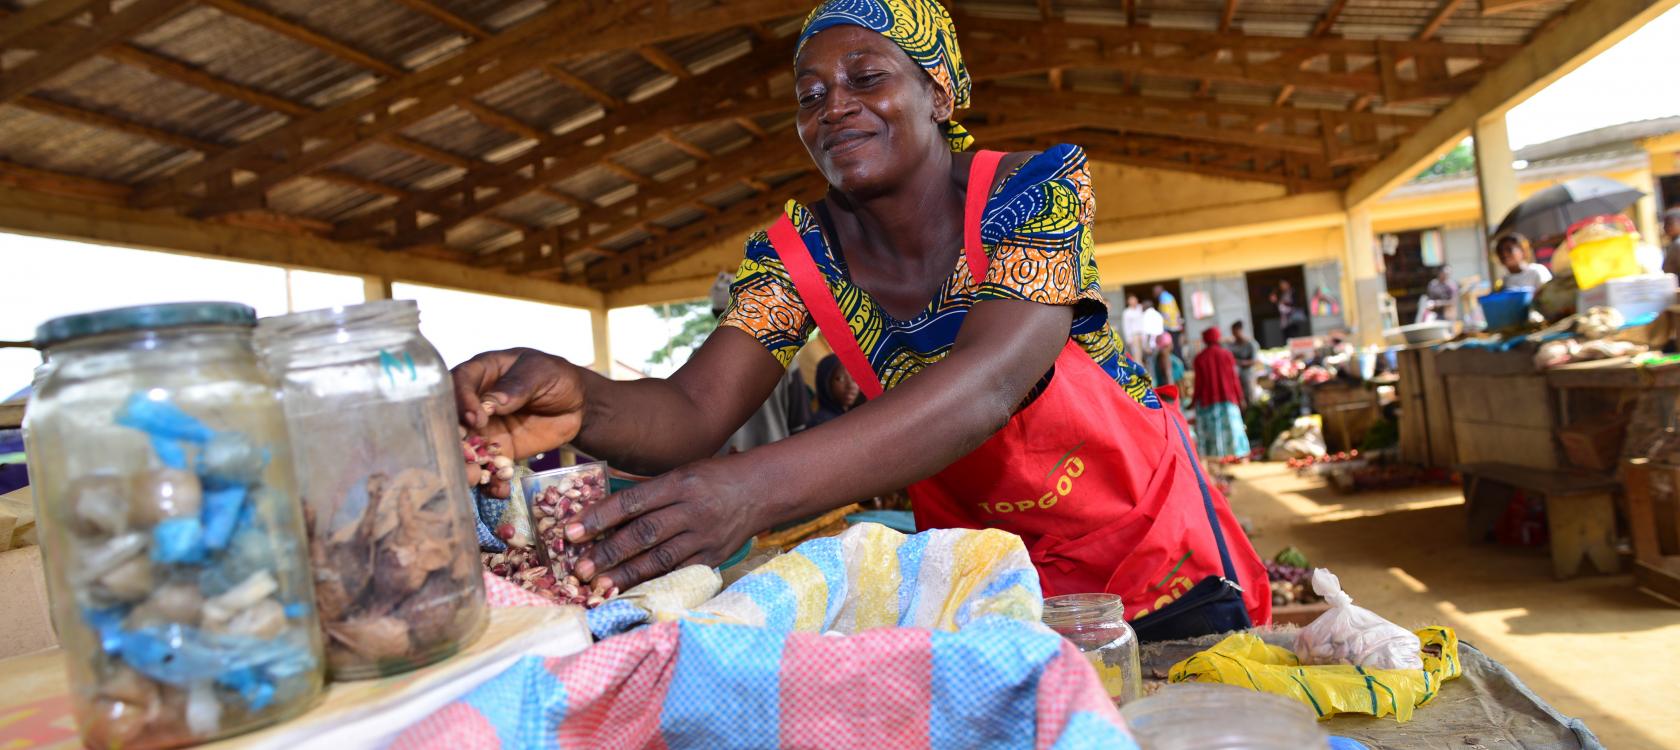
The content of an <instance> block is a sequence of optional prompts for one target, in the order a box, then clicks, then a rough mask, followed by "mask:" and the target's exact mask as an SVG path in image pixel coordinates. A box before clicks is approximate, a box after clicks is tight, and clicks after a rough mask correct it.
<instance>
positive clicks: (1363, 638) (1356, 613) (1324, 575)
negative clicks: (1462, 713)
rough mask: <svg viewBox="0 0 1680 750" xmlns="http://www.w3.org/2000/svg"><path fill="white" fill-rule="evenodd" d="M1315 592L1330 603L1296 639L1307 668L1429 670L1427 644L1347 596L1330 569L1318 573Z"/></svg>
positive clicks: (1314, 573)
mask: <svg viewBox="0 0 1680 750" xmlns="http://www.w3.org/2000/svg"><path fill="white" fill-rule="evenodd" d="M1312 587H1313V591H1316V592H1318V595H1319V596H1322V597H1324V600H1325V601H1327V602H1329V603H1330V611H1328V612H1325V613H1324V614H1322V615H1319V617H1318V619H1316V620H1313V621H1312V624H1311V625H1308V626H1306V627H1304V628H1301V632H1300V633H1299V634H1298V635H1296V636H1295V655H1296V656H1298V657H1300V659H1301V663H1302V664H1309V665H1310V664H1351V665H1353V666H1356V667H1369V668H1372V669H1423V655H1422V653H1421V652H1422V650H1423V642H1422V641H1419V640H1418V637H1417V636H1416V635H1415V634H1413V633H1412V632H1411V631H1409V630H1407V629H1405V628H1402V627H1400V626H1399V625H1395V624H1394V623H1392V622H1389V621H1388V620H1385V619H1383V618H1382V617H1380V616H1378V615H1377V613H1375V612H1372V611H1371V610H1368V609H1366V608H1364V607H1355V606H1353V597H1351V596H1348V595H1347V593H1345V592H1343V591H1342V582H1341V581H1340V580H1338V579H1337V578H1336V574H1335V573H1331V572H1330V571H1328V570H1325V569H1324V568H1314V569H1313V574H1312Z"/></svg>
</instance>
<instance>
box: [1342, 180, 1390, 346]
mask: <svg viewBox="0 0 1680 750" xmlns="http://www.w3.org/2000/svg"><path fill="white" fill-rule="evenodd" d="M1343 238H1344V242H1345V243H1346V250H1345V252H1344V253H1343V255H1342V268H1343V269H1344V270H1345V275H1344V276H1343V278H1345V279H1347V281H1345V282H1343V288H1344V289H1346V290H1348V291H1347V293H1346V299H1345V300H1343V302H1342V313H1343V316H1344V317H1345V318H1346V319H1347V321H1348V323H1349V324H1350V325H1352V326H1353V340H1354V341H1356V342H1358V343H1359V345H1360V346H1365V345H1367V344H1377V345H1381V344H1382V343H1383V326H1382V298H1383V296H1384V295H1386V294H1388V281H1387V280H1386V279H1384V278H1383V277H1382V274H1381V273H1380V272H1378V270H1377V253H1379V252H1382V250H1381V249H1379V248H1378V247H1377V237H1376V233H1375V232H1373V231H1372V229H1371V209H1370V208H1368V207H1365V206H1359V207H1356V208H1351V209H1348V212H1347V219H1346V222H1345V223H1344V225H1343Z"/></svg>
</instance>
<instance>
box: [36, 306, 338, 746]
mask: <svg viewBox="0 0 1680 750" xmlns="http://www.w3.org/2000/svg"><path fill="white" fill-rule="evenodd" d="M255 324H256V314H255V313H254V312H253V311H252V310H251V308H249V307H246V306H244V305H237V304H232V303H183V304H167V305H147V306H142V307H131V308H123V309H118V310H107V311H104V312H96V313H87V314H81V315H71V316H67V317H62V318H55V319H53V320H50V321H47V322H46V323H44V324H42V325H41V326H40V328H39V329H37V331H36V335H35V345H36V347H37V348H40V349H42V350H43V351H45V352H46V355H47V362H48V364H47V366H46V367H45V368H44V369H43V370H42V371H41V377H40V381H39V383H38V388H37V389H36V390H35V392H34V393H33V394H32V396H31V398H30V402H29V409H28V411H27V413H26V421H27V429H28V434H29V444H30V451H29V474H30V479H31V481H32V482H33V490H34V494H35V501H36V504H37V507H38V508H39V509H40V514H39V517H38V521H37V527H38V529H39V532H40V542H41V547H42V551H43V552H44V553H45V567H46V574H47V584H48V591H49V592H50V598H51V601H52V607H53V622H54V625H55V627H56V629H57V631H58V636H59V643H60V645H61V646H62V647H63V649H64V654H65V660H66V666H67V670H68V672H69V681H70V686H71V707H72V711H73V713H74V714H75V716H76V721H77V724H78V726H79V727H80V729H81V732H82V737H83V739H84V741H85V742H86V743H87V744H88V745H89V746H91V747H94V748H118V747H120V748H124V750H130V749H132V748H141V749H145V748H164V747H176V746H181V745H188V744H195V743H200V742H205V741H208V740H213V739H217V738H220V737H225V736H228V735H232V734H237V733H239V732H244V731H247V730H250V729H254V728H257V727H259V726H262V725H265V724H269V723H273V722H275V721H278V720H281V719H285V718H289V717H291V716H294V715H296V714H299V713H301V712H303V711H304V710H305V709H306V708H308V707H309V705H310V704H311V703H312V702H313V701H314V699H315V698H316V697H317V696H318V695H319V694H320V691H321V685H322V682H323V660H322V656H321V636H320V624H319V622H318V621H317V620H316V616H315V606H314V596H313V591H312V590H311V582H310V578H309V571H308V567H307V564H306V562H305V561H306V559H307V558H306V557H305V553H306V547H305V542H304V536H303V533H304V532H303V517H302V514H301V512H300V510H299V507H298V502H297V490H296V486H295V484H294V477H295V475H294V473H293V470H292V462H291V452H290V451H291V449H290V446H289V442H288V440H287V436H286V425H285V419H284V417H283V416H282V414H281V411H280V400H279V397H278V392H277V391H276V390H275V387H274V383H273V382H272V381H271V380H269V379H268V377H267V376H266V375H265V374H264V373H263V371H262V370H261V368H260V367H258V365H257V360H256V356H255V353H254V351H253V349H252V345H251V329H252V327H253V326H254V325H255Z"/></svg>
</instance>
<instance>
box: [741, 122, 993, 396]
mask: <svg viewBox="0 0 1680 750" xmlns="http://www.w3.org/2000/svg"><path fill="white" fill-rule="evenodd" d="M1002 161H1003V152H1001V151H980V152H977V153H975V154H974V161H973V163H972V164H970V166H969V170H968V190H967V195H966V196H964V199H963V257H965V258H966V259H967V260H968V272H969V274H971V275H972V276H973V277H974V283H975V284H979V283H981V282H983V281H985V280H986V266H987V259H986V248H985V246H984V243H983V242H982V240H981V238H980V220H981V218H982V215H983V214H984V213H985V211H986V199H987V198H989V197H990V196H991V193H992V180H993V178H994V177H996V175H997V169H998V164H999V163H1000V162H1002ZM766 233H767V234H769V236H770V246H771V247H773V248H775V249H776V255H777V256H778V257H780V258H781V261H782V267H783V268H786V269H787V272H788V278H789V279H790V280H792V281H793V288H794V291H797V292H799V297H800V299H802V300H804V301H805V309H806V310H807V311H809V312H810V313H811V320H812V322H814V323H816V324H817V330H819V331H822V334H823V336H824V337H825V338H827V339H828V345H829V346H831V347H833V348H834V354H835V356H837V357H839V358H840V364H841V365H843V366H845V368H846V372H847V373H849V374H850V375H851V376H852V379H853V380H855V381H857V384H858V388H859V389H861V390H862V391H863V394H864V395H865V396H868V397H869V398H878V397H879V396H880V395H881V394H882V393H883V392H884V391H885V390H886V389H885V388H884V387H882V385H881V377H880V376H879V375H876V374H875V368H874V367H873V366H872V365H870V363H869V357H868V355H866V354H864V353H863V347H862V346H860V345H859V344H858V340H857V335H856V334H854V333H852V327H851V326H850V325H848V324H847V322H846V316H845V314H844V313H842V312H841V311H840V304H839V303H838V302H836V301H835V299H834V292H833V291H832V290H830V289H829V288H828V281H827V280H825V279H824V278H823V276H822V272H821V271H819V270H818V269H817V263H816V261H815V260H813V259H812V257H811V249H810V248H809V247H807V246H806V245H805V238H803V237H801V236H799V229H798V228H797V227H795V226H794V225H793V220H792V219H790V218H788V217H787V215H786V214H783V215H782V217H781V218H779V219H777V220H776V222H775V223H774V224H771V225H770V228H769V229H768V230H767V232H766Z"/></svg>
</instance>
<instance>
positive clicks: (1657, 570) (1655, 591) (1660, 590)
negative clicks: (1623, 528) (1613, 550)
mask: <svg viewBox="0 0 1680 750" xmlns="http://www.w3.org/2000/svg"><path fill="white" fill-rule="evenodd" d="M1657 472H1664V473H1667V474H1669V475H1670V476H1671V477H1673V480H1674V482H1675V483H1676V484H1675V486H1676V487H1680V466H1670V465H1666V464H1653V463H1651V462H1650V461H1649V460H1647V459H1643V458H1636V459H1633V460H1631V461H1628V462H1627V463H1626V464H1625V469H1624V476H1625V477H1626V482H1627V515H1628V530H1629V532H1631V534H1632V536H1633V584H1634V586H1635V587H1636V588H1638V589H1639V590H1640V591H1643V592H1645V593H1647V594H1650V595H1652V596H1655V597H1657V598H1658V599H1662V600H1663V601H1666V602H1668V603H1670V604H1675V605H1680V555H1665V554H1663V549H1662V543H1661V541H1660V535H1659V529H1658V523H1659V521H1658V516H1657V513H1656V508H1655V506H1654V504H1653V503H1652V497H1651V477H1652V475H1653V474H1655V473H1657ZM1668 522H1669V523H1671V524H1672V523H1674V521H1673V519H1672V517H1671V518H1670V519H1668Z"/></svg>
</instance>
